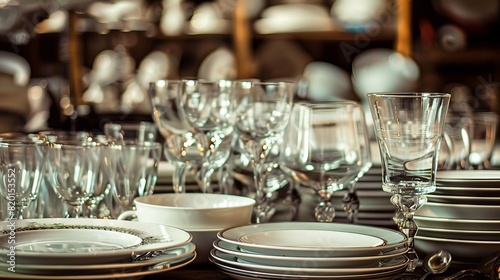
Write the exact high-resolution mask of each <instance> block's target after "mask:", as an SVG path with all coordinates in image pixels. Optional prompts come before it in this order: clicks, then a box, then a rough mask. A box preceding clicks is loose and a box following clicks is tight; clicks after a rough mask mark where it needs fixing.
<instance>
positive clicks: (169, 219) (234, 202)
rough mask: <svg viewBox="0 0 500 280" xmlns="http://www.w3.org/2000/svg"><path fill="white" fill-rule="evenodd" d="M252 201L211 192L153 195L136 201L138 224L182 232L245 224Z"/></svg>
mask: <svg viewBox="0 0 500 280" xmlns="http://www.w3.org/2000/svg"><path fill="white" fill-rule="evenodd" d="M254 202H255V201H254V200H253V199H251V198H248V197H244V196H237V195H226V194H210V193H166V194H153V195H150V196H144V197H138V198H136V199H135V205H136V207H137V210H136V211H135V212H124V213H123V214H122V215H120V217H118V219H125V218H127V217H130V216H132V215H134V214H136V215H137V218H138V220H139V221H140V222H150V223H159V224H164V225H170V226H175V227H179V228H182V229H184V230H197V229H200V230H202V229H221V228H226V227H234V226H242V225H248V224H249V223H250V218H251V215H252V208H253V204H254Z"/></svg>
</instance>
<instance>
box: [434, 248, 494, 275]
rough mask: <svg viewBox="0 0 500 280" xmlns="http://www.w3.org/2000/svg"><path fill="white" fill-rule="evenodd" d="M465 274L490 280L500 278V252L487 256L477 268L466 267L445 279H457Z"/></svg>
mask: <svg viewBox="0 0 500 280" xmlns="http://www.w3.org/2000/svg"><path fill="white" fill-rule="evenodd" d="M465 276H474V277H476V278H478V277H481V278H484V277H486V278H487V279H490V280H500V252H496V253H493V254H491V255H489V256H487V257H485V258H484V259H483V260H482V261H481V262H480V263H479V264H478V265H477V269H465V270H462V271H459V272H457V273H455V274H453V275H451V276H449V277H446V278H444V279H443V280H457V279H462V278H463V277H465Z"/></svg>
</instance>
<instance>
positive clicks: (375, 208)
mask: <svg viewBox="0 0 500 280" xmlns="http://www.w3.org/2000/svg"><path fill="white" fill-rule="evenodd" d="M355 188H356V193H357V195H358V199H359V210H358V215H357V221H356V223H357V224H361V225H373V226H383V227H389V228H395V227H396V224H395V223H394V221H393V219H392V218H393V217H394V212H395V211H396V206H394V205H392V204H391V202H390V198H391V194H390V193H387V192H384V191H383V190H382V170H381V167H380V166H379V165H378V166H373V167H372V168H371V169H370V170H369V171H368V172H367V173H366V174H365V175H364V176H363V177H361V178H360V179H359V181H358V182H357V183H356V185H355ZM346 193H347V190H345V189H344V190H342V191H338V192H335V193H334V195H333V199H332V203H333V207H334V208H335V210H336V216H335V222H347V213H346V212H345V211H344V209H343V206H342V197H343V196H344V195H345V194H346Z"/></svg>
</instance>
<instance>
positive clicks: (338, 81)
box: [302, 61, 354, 101]
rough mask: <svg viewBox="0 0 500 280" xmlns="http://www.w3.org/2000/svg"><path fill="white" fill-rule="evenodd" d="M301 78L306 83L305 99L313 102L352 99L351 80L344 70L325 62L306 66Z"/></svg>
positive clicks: (311, 63)
mask: <svg viewBox="0 0 500 280" xmlns="http://www.w3.org/2000/svg"><path fill="white" fill-rule="evenodd" d="M302 77H303V78H304V79H305V82H306V83H307V94H306V95H307V96H306V97H307V98H308V99H310V100H314V101H329V100H336V99H353V97H354V96H353V95H352V87H351V80H350V77H349V74H348V73H347V71H345V70H344V69H342V68H340V67H338V66H336V65H333V64H331V63H327V62H321V61H313V62H310V63H309V64H307V65H306V67H305V68H304V73H303V74H302Z"/></svg>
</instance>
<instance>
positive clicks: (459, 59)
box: [414, 47, 500, 65]
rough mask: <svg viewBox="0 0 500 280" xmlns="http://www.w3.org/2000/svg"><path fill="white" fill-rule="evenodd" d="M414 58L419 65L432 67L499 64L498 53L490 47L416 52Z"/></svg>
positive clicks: (499, 57)
mask: <svg viewBox="0 0 500 280" xmlns="http://www.w3.org/2000/svg"><path fill="white" fill-rule="evenodd" d="M414 58H415V60H416V61H418V62H419V63H426V64H432V65H459V64H460V65H462V64H468V65H470V64H476V65H477V64H493V63H500V52H498V51H497V50H496V48H491V47H489V48H475V49H470V50H463V51H456V52H445V51H443V50H430V51H416V52H415V53H414Z"/></svg>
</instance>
